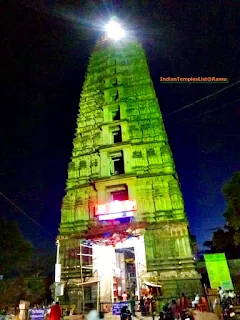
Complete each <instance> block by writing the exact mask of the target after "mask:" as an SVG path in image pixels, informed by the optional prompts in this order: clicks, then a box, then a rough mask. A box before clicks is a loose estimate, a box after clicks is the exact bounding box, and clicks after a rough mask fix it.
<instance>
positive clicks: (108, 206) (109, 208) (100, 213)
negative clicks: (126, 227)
mask: <svg viewBox="0 0 240 320" xmlns="http://www.w3.org/2000/svg"><path fill="white" fill-rule="evenodd" d="M136 210H137V207H136V201H134V200H125V201H118V200H116V201H113V202H109V203H105V204H100V205H98V206H97V207H96V213H95V215H96V216H97V217H98V219H99V220H114V219H119V218H126V217H133V211H136Z"/></svg>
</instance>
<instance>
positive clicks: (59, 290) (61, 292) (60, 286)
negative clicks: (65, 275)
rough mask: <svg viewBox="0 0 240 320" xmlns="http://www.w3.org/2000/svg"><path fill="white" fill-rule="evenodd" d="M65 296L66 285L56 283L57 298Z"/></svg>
mask: <svg viewBox="0 0 240 320" xmlns="http://www.w3.org/2000/svg"><path fill="white" fill-rule="evenodd" d="M63 295H64V285H63V284H61V283H55V296H56V297H61V296H63Z"/></svg>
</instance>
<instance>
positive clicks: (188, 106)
mask: <svg viewBox="0 0 240 320" xmlns="http://www.w3.org/2000/svg"><path fill="white" fill-rule="evenodd" d="M238 83H240V80H238V81H236V82H234V83H232V84H230V85H229V86H227V87H224V88H223V89H220V90H218V91H216V92H213V93H211V94H209V95H207V96H206V97H203V98H201V99H199V100H196V101H194V102H192V103H190V104H188V105H186V106H184V107H182V108H179V109H177V110H175V111H172V112H170V113H168V114H166V115H165V116H164V117H169V116H171V115H173V114H175V113H177V112H180V111H182V110H185V109H188V108H190V107H191V106H193V105H195V104H197V103H199V102H201V101H204V100H206V99H209V98H211V97H213V96H215V95H216V94H218V93H220V92H223V91H225V90H228V89H229V88H231V87H233V86H235V85H237V84H238Z"/></svg>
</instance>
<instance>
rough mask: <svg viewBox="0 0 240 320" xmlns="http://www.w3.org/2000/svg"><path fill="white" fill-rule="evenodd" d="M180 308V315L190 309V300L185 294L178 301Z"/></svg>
mask: <svg viewBox="0 0 240 320" xmlns="http://www.w3.org/2000/svg"><path fill="white" fill-rule="evenodd" d="M178 307H179V311H180V313H181V312H182V311H183V310H185V309H187V308H188V299H187V297H185V294H184V293H182V294H181V297H180V298H179V299H178Z"/></svg>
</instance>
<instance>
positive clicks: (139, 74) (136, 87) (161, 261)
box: [58, 39, 200, 300]
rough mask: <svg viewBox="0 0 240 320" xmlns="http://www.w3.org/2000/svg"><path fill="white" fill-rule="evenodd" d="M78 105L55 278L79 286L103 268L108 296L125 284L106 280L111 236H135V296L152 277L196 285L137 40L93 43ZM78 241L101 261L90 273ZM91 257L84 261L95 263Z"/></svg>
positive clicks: (190, 288)
mask: <svg viewBox="0 0 240 320" xmlns="http://www.w3.org/2000/svg"><path fill="white" fill-rule="evenodd" d="M79 106H80V108H79V114H78V119H77V130H76V134H75V139H74V142H73V152H72V158H71V162H70V164H69V169H68V179H67V188H66V195H65V197H64V199H63V205H62V215H61V224H60V229H59V237H58V242H59V244H60V255H59V261H58V263H61V266H62V274H61V281H62V282H63V283H65V286H66V288H67V287H68V288H70V289H68V290H69V292H72V293H74V292H75V293H76V285H74V283H75V284H76V283H77V282H78V284H79V283H82V280H83V279H84V281H88V280H89V279H90V280H91V279H96V277H98V279H99V277H100V287H101V286H103V283H104V286H105V287H108V288H107V289H106V290H105V289H104V290H105V293H103V292H104V290H103V289H102V290H101V292H102V295H101V299H105V300H106V299H108V300H110V299H113V297H114V296H117V295H120V294H121V292H117V293H114V292H115V291H117V290H120V289H121V290H123V289H126V290H129V286H130V284H129V283H128V284H126V282H127V279H125V280H124V276H122V282H121V286H120V285H118V289H116V288H115V289H114V288H111V286H113V287H114V281H112V279H115V278H114V276H115V274H114V270H112V269H113V268H114V267H113V266H112V263H113V264H114V263H115V264H116V261H115V260H116V259H115V258H116V256H114V253H113V251H114V250H115V248H118V247H119V246H118V244H117V242H118V241H120V242H121V246H122V247H124V241H125V242H126V241H130V240H129V239H130V238H131V237H135V238H134V239H137V240H135V241H140V242H141V243H142V247H141V245H139V246H138V249H137V246H136V245H135V244H130V246H131V247H134V248H135V262H136V260H137V259H140V260H141V259H142V260H141V261H140V260H139V264H138V268H137V266H135V267H136V268H137V269H138V275H137V276H136V278H135V279H136V282H137V285H138V290H137V294H138V295H140V293H141V289H142V287H144V286H143V284H144V283H147V284H149V282H150V283H154V284H155V285H159V286H161V291H162V294H163V295H164V296H169V295H172V296H176V295H177V294H179V291H181V292H185V293H189V292H192V293H193V292H194V293H195V292H196V290H197V288H199V284H200V281H199V276H198V274H197V273H196V271H195V267H194V261H193V255H192V250H191V245H190V240H189V231H188V221H187V217H186V213H185V210H184V202H183V197H182V193H181V190H180V186H179V180H178V176H177V174H176V170H175V165H174V161H173V157H172V153H171V150H170V147H169V143H168V138H167V134H166V131H165V128H164V124H163V120H162V115H161V112H160V108H159V103H158V100H157V97H156V93H155V91H154V88H153V84H152V81H151V77H150V74H149V69H148V65H147V61H146V58H145V53H144V50H143V49H142V47H141V45H140V44H139V43H138V41H137V40H136V39H130V40H129V39H123V40H121V41H119V42H114V41H111V40H109V39H105V40H101V41H99V42H98V43H97V45H96V47H95V49H94V51H93V53H92V55H91V58H90V62H89V65H88V69H87V73H86V78H85V82H84V85H83V89H82V93H81V99H80V105H79ZM116 200H117V202H116ZM128 200H132V202H131V201H128ZM114 204H115V205H114ZM101 205H102V206H101ZM114 235H115V240H114ZM124 237H125V238H124ZM139 237H140V238H141V239H139ZM126 238H128V240H126ZM101 239H102V240H104V241H105V244H106V246H105V247H104V246H103V243H102V242H101ZM108 239H111V241H112V242H111V241H110V240H108ZM83 240H87V241H88V244H89V247H91V246H92V244H93V247H94V248H95V249H90V250H91V254H92V255H93V260H94V259H95V260H97V261H98V264H95V268H96V270H95V271H94V270H92V271H91V272H90V275H87V271H86V270H87V268H85V269H81V266H80V264H79V259H80V260H81V259H82V258H81V257H80V258H79V254H80V253H81V252H80V251H81V249H79V244H80V243H83V242H82V241H83ZM109 241H110V242H109ZM114 241H115V242H114ZM140 242H138V243H140ZM85 244H86V242H85ZM125 247H129V245H126V246H125ZM119 248H120V247H119ZM104 250H105V251H104ZM116 250H117V249H116ZM116 250H115V251H116ZM118 250H120V249H118ZM85 252H86V251H85ZM116 252H118V253H116V254H121V252H120V251H116ZM88 253H89V251H88ZM80 256H81V254H80ZM89 257H90V256H89ZM140 257H141V258H140ZM90 260H91V259H90V258H89V259H88V262H86V259H85V265H88V266H90V265H94V262H93V260H91V261H90ZM95 260H94V261H95ZM100 260H102V262H101V261H100ZM89 261H90V262H89ZM122 262H123V260H122ZM81 263H83V260H82V261H81ZM100 265H104V268H102V269H106V270H105V275H104V271H103V270H102V271H101V272H102V273H101V272H100V271H99V268H100V267H99V266H100ZM120 265H121V264H120ZM141 266H142V268H141ZM136 268H135V269H136ZM80 269H81V270H85V271H84V272H82V271H81V270H80ZM93 269H94V267H93ZM120 269H121V270H122V267H121V266H120ZM118 270H119V269H118ZM116 273H117V272H116ZM80 274H81V275H80ZM109 275H111V277H113V278H111V280H110V278H109V281H108V277H109ZM80 277H82V278H81V279H80ZM124 281H125V282H124ZM144 281H145V282H144ZM66 284H67V285H66ZM79 286H81V285H80V284H79V285H78V288H79ZM124 286H125V287H124ZM74 288H75V289H74ZM119 288H120V289H119ZM71 290H72V291H71ZM74 290H75V291H74ZM85 290H86V289H85ZM121 290H120V291H121ZM134 291H135V288H134ZM135 293H136V292H135ZM85 294H86V292H85Z"/></svg>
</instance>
